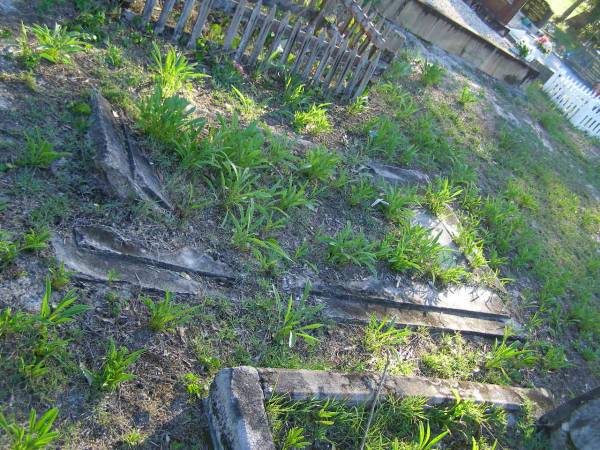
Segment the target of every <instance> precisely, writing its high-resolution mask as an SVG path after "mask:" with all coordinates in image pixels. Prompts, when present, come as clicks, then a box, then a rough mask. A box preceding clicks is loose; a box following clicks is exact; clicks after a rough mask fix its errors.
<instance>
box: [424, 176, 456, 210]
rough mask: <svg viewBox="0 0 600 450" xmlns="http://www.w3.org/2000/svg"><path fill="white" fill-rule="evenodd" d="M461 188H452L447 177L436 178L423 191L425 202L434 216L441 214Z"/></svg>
mask: <svg viewBox="0 0 600 450" xmlns="http://www.w3.org/2000/svg"><path fill="white" fill-rule="evenodd" d="M461 192H462V189H458V188H453V187H452V186H451V185H450V183H449V182H448V179H447V178H443V179H440V178H437V179H436V181H435V182H434V183H433V184H429V185H428V186H427V190H426V191H425V204H427V206H429V209H430V210H431V212H432V213H434V214H435V215H436V216H438V217H440V216H443V215H444V213H445V212H446V208H447V207H448V206H450V204H451V203H452V202H453V201H454V200H456V199H457V198H458V196H459V195H460V194H461Z"/></svg>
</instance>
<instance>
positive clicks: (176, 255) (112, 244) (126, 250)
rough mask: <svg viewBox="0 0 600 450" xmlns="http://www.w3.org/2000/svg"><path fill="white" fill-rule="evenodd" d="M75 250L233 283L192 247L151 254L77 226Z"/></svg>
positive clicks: (109, 231)
mask: <svg viewBox="0 0 600 450" xmlns="http://www.w3.org/2000/svg"><path fill="white" fill-rule="evenodd" d="M74 236H75V242H76V244H77V246H78V247H81V248H87V249H91V250H95V251H97V252H100V253H104V254H109V255H119V256H121V257H123V258H125V259H129V260H133V261H139V262H142V263H148V264H150V265H153V266H157V267H162V268H164V269H169V270H175V271H177V272H191V273H196V274H199V275H203V276H208V277H212V278H217V279H224V280H233V279H235V276H234V275H233V272H232V270H231V269H230V268H229V266H227V264H224V263H222V262H219V261H216V260H215V259H213V258H212V257H210V256H209V255H207V254H206V253H203V252H201V251H200V250H198V249H195V248H191V247H183V248H181V249H179V250H176V251H160V250H152V249H148V248H146V247H144V246H143V245H141V244H140V243H139V242H136V241H134V240H131V239H126V238H124V237H123V236H121V235H120V234H119V233H118V232H117V231H115V230H114V229H113V228H111V227H107V226H102V225H87V226H79V227H76V228H75V229H74Z"/></svg>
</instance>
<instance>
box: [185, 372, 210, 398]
mask: <svg viewBox="0 0 600 450" xmlns="http://www.w3.org/2000/svg"><path fill="white" fill-rule="evenodd" d="M183 383H184V384H185V390H186V391H187V393H188V394H189V395H190V397H193V398H205V397H206V396H207V395H208V389H209V385H208V383H206V382H204V381H202V378H200V377H199V376H198V375H196V374H195V373H191V372H188V373H186V374H184V375H183Z"/></svg>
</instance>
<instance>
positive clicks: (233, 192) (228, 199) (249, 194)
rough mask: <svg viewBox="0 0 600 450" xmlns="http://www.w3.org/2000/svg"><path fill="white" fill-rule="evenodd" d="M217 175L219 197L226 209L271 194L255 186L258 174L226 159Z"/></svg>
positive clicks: (262, 198) (267, 197) (240, 205)
mask: <svg viewBox="0 0 600 450" xmlns="http://www.w3.org/2000/svg"><path fill="white" fill-rule="evenodd" d="M218 176H219V179H218V181H219V185H218V190H219V197H220V200H221V204H222V205H223V207H224V208H225V210H226V211H230V210H231V209H234V208H236V207H237V208H240V207H242V206H243V205H245V204H247V203H249V202H250V201H254V200H267V199H270V198H271V196H272V193H271V192H270V191H267V190H265V189H262V188H258V187H256V186H257V185H258V184H259V183H258V181H259V178H258V175H257V174H255V173H253V172H252V171H251V170H250V169H249V168H248V167H246V168H240V167H238V166H236V165H235V164H234V163H232V162H229V161H226V162H225V163H223V165H222V166H221V171H220V172H219V175H218Z"/></svg>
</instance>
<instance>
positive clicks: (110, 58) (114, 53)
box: [104, 42, 123, 68]
mask: <svg viewBox="0 0 600 450" xmlns="http://www.w3.org/2000/svg"><path fill="white" fill-rule="evenodd" d="M104 60H105V61H106V63H107V64H110V65H111V66H112V67H114V68H119V67H122V66H123V50H122V49H121V48H120V47H117V46H115V45H112V44H111V43H110V42H109V43H107V45H106V55H105V56H104Z"/></svg>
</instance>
